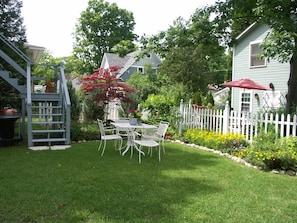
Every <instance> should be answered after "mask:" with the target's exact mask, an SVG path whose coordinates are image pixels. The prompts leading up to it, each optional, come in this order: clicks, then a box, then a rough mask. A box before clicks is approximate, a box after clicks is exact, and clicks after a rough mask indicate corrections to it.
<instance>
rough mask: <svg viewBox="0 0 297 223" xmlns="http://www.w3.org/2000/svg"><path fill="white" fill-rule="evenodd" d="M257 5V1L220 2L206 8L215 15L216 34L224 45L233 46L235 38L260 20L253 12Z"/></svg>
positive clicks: (227, 0)
mask: <svg viewBox="0 0 297 223" xmlns="http://www.w3.org/2000/svg"><path fill="white" fill-rule="evenodd" d="M256 5H257V0H249V1H246V0H219V1H217V2H216V3H215V4H214V5H212V6H210V7H208V8H206V9H207V11H209V12H210V13H213V14H214V15H215V17H214V19H213V24H214V26H213V27H214V28H215V30H214V32H215V33H216V35H217V36H218V37H219V39H220V42H221V43H222V44H223V45H226V46H232V44H233V41H234V40H235V38H236V37H237V36H238V35H239V34H240V33H241V32H242V31H244V30H245V29H246V28H247V27H249V26H250V25H251V24H253V23H254V22H255V21H257V20H258V18H259V17H258V16H256V15H255V13H254V11H253V9H254V8H255V7H256Z"/></svg>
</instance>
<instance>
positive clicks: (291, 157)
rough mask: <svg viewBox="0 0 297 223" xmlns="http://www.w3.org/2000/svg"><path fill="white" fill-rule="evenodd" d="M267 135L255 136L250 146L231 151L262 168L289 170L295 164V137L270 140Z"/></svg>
mask: <svg viewBox="0 0 297 223" xmlns="http://www.w3.org/2000/svg"><path fill="white" fill-rule="evenodd" d="M269 136H270V134H267V137H259V136H258V137H256V138H255V140H254V141H253V144H252V146H250V147H249V148H246V149H244V150H241V151H240V152H236V153H233V155H235V156H238V157H240V158H243V159H244V160H246V161H247V162H250V163H252V164H253V165H257V166H260V167H262V168H264V169H279V170H289V169H295V168H296V166H297V137H296V136H290V137H288V138H280V139H278V140H275V139H274V140H272V138H271V137H269Z"/></svg>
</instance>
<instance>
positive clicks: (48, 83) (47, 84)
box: [45, 80, 56, 93]
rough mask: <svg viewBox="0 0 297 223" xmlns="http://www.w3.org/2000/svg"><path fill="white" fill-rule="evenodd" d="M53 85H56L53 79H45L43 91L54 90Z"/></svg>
mask: <svg viewBox="0 0 297 223" xmlns="http://www.w3.org/2000/svg"><path fill="white" fill-rule="evenodd" d="M55 85H56V84H55V81H53V80H50V81H47V82H46V84H45V86H46V88H45V92H48V93H53V92H55Z"/></svg>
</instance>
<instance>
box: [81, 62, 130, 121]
mask: <svg viewBox="0 0 297 223" xmlns="http://www.w3.org/2000/svg"><path fill="white" fill-rule="evenodd" d="M119 69H120V67H118V66H112V67H109V68H107V69H104V68H100V69H97V70H95V72H94V73H93V74H92V75H90V76H88V77H84V78H82V80H81V83H82V88H81V90H82V92H83V93H84V94H85V96H86V98H87V101H91V102H95V103H96V104H97V105H98V106H100V107H103V109H104V110H105V111H108V105H109V103H110V102H113V101H114V100H115V99H118V100H120V101H121V102H124V103H130V104H135V101H134V100H132V99H131V95H132V94H133V93H135V92H136V89H135V88H132V87H131V86H129V85H127V84H125V83H123V82H119V80H118V78H117V74H118V73H119ZM105 115H107V114H105ZM105 118H106V117H105Z"/></svg>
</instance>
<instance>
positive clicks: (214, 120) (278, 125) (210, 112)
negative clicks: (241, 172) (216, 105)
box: [179, 101, 297, 142]
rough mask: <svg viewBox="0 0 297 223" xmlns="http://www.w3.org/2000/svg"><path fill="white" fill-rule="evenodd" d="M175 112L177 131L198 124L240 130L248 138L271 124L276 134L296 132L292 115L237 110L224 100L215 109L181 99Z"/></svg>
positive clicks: (225, 130)
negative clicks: (221, 107)
mask: <svg viewBox="0 0 297 223" xmlns="http://www.w3.org/2000/svg"><path fill="white" fill-rule="evenodd" d="M179 113H180V124H179V130H180V132H182V131H183V130H185V129H189V128H200V129H201V130H209V131H214V132H217V133H222V134H226V133H228V132H231V133H240V134H243V135H245V137H246V140H248V141H250V142H252V139H253V137H254V136H256V135H257V134H258V133H259V131H260V130H262V131H264V132H265V133H267V132H268V131H271V129H272V128H273V131H275V133H276V135H277V137H287V136H289V135H294V136H296V134H297V133H296V131H297V116H296V115H293V116H291V115H285V114H281V115H279V114H274V115H273V114H268V113H257V114H250V113H239V112H236V111H230V107H229V104H228V102H227V104H226V106H225V109H222V110H216V109H208V108H203V107H198V106H193V105H192V104H191V103H189V104H184V103H183V102H182V101H181V104H180V110H179Z"/></svg>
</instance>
